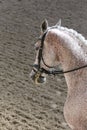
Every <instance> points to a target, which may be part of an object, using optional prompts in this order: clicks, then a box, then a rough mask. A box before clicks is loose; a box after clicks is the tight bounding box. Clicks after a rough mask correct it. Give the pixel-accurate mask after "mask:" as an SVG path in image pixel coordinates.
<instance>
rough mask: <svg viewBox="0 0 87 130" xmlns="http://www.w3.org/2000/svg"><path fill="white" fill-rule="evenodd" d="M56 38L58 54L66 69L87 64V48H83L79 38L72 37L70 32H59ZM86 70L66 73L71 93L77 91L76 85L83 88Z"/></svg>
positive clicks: (86, 74) (86, 76)
mask: <svg viewBox="0 0 87 130" xmlns="http://www.w3.org/2000/svg"><path fill="white" fill-rule="evenodd" d="M56 40H57V41H56V47H57V48H58V56H59V59H60V62H61V64H62V67H63V70H64V71H66V70H70V69H73V68H76V67H80V66H83V65H86V64H87V59H85V56H84V55H85V50H83V48H81V46H80V45H79V40H78V39H77V38H73V37H71V36H70V35H69V34H68V33H63V32H58V33H57V38H56ZM86 57H87V56H86ZM85 70H86V69H82V70H78V71H75V72H72V73H68V74H65V79H66V82H67V85H68V92H69V93H75V92H76V87H77V89H78V87H79V88H81V89H82V90H83V86H84V82H86V79H87V72H86V71H85ZM81 80H82V81H81ZM83 80H84V82H83ZM74 90H75V91H74ZM79 90H80V89H79Z"/></svg>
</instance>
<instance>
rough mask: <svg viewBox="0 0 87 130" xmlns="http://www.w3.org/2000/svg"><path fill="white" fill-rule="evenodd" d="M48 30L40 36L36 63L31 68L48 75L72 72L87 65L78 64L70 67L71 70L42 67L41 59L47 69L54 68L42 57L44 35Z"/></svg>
mask: <svg viewBox="0 0 87 130" xmlns="http://www.w3.org/2000/svg"><path fill="white" fill-rule="evenodd" d="M47 32H48V31H46V32H45V33H44V34H43V36H42V37H41V38H40V40H41V46H40V48H39V53H38V65H37V64H34V65H33V67H34V68H35V69H33V70H34V71H35V72H36V73H37V74H41V73H45V74H48V75H57V74H64V73H70V72H73V71H77V70H79V69H83V68H86V67H87V65H84V66H80V67H76V68H74V69H71V70H67V71H63V70H55V69H53V70H46V69H44V68H43V67H41V61H42V62H43V63H44V65H45V66H46V67H48V68H49V69H50V68H54V67H53V66H49V65H47V64H46V63H45V61H44V58H43V54H42V52H43V47H44V40H45V37H46V34H47Z"/></svg>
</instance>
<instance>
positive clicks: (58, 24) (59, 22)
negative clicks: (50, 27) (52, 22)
mask: <svg viewBox="0 0 87 130" xmlns="http://www.w3.org/2000/svg"><path fill="white" fill-rule="evenodd" d="M56 26H57V27H58V26H61V19H59V21H58V23H57V24H56Z"/></svg>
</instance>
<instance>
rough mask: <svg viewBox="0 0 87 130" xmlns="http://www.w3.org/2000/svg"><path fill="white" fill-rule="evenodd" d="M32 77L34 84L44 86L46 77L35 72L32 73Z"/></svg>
mask: <svg viewBox="0 0 87 130" xmlns="http://www.w3.org/2000/svg"><path fill="white" fill-rule="evenodd" d="M30 77H31V79H32V80H33V82H34V83H35V84H37V85H39V84H43V83H45V82H46V77H45V76H43V75H42V73H41V72H40V71H37V72H34V71H33V70H32V72H31V73H30Z"/></svg>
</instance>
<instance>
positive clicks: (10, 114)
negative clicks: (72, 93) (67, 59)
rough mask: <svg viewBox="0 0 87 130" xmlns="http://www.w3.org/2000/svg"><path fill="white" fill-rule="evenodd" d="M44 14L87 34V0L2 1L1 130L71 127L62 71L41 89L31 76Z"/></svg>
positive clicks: (0, 38)
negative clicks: (66, 119)
mask: <svg viewBox="0 0 87 130" xmlns="http://www.w3.org/2000/svg"><path fill="white" fill-rule="evenodd" d="M44 18H46V19H48V21H49V24H50V26H52V25H55V24H56V23H57V21H58V20H59V18H61V19H62V25H63V26H66V27H68V28H73V29H75V30H77V31H78V32H80V33H82V34H83V35H84V36H85V37H86V38H87V0H0V130H70V128H69V127H68V126H67V124H66V122H65V120H64V116H63V106H64V102H65V99H66V95H67V86H66V83H65V79H64V77H63V75H60V76H57V77H48V80H47V84H46V85H43V86H40V87H37V86H35V85H34V84H33V83H32V82H31V80H30V78H29V73H30V71H31V67H30V66H29V64H33V62H34V59H35V54H34V43H35V41H36V40H37V38H38V36H39V34H40V24H41V22H42V21H43V20H44Z"/></svg>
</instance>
